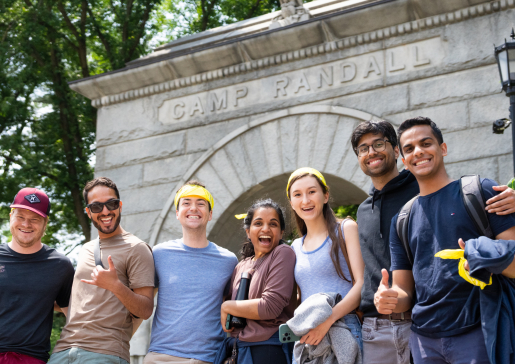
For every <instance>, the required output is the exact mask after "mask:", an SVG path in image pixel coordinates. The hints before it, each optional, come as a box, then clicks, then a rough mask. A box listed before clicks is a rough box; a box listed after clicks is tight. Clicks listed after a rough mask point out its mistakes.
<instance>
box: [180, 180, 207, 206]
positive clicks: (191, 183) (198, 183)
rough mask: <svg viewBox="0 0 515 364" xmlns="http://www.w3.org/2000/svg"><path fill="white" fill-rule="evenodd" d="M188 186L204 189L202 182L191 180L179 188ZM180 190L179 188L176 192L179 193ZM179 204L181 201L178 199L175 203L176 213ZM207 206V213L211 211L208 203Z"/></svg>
mask: <svg viewBox="0 0 515 364" xmlns="http://www.w3.org/2000/svg"><path fill="white" fill-rule="evenodd" d="M189 185H191V186H200V187H203V188H206V185H205V184H203V183H202V182H199V181H197V180H196V179H191V180H189V181H188V182H186V183H185V184H183V185H182V186H181V188H183V187H184V186H189ZM181 188H179V189H178V190H177V192H179V191H180V190H181ZM177 192H176V193H177ZM180 202H181V199H179V201H177V211H179V205H180ZM207 205H208V206H209V211H211V204H210V203H209V202H208V203H207Z"/></svg>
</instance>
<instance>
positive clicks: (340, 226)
mask: <svg viewBox="0 0 515 364" xmlns="http://www.w3.org/2000/svg"><path fill="white" fill-rule="evenodd" d="M347 220H351V219H349V218H347V219H345V220H343V221H342V223H341V224H338V238H339V239H338V241H339V244H340V250H341V251H342V254H343V257H344V258H345V263H347V268H348V269H349V273H350V279H351V281H352V285H353V286H354V283H356V280H355V279H354V274H353V273H352V267H351V265H350V261H349V253H347V244H345V239H344V238H343V233H342V230H343V225H344V224H345V221H347Z"/></svg>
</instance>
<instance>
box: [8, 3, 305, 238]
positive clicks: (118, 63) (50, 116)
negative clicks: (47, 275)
mask: <svg viewBox="0 0 515 364" xmlns="http://www.w3.org/2000/svg"><path fill="white" fill-rule="evenodd" d="M309 1H310V0H309ZM306 2H307V1H306ZM279 9H280V0H249V1H241V0H139V1H134V0H121V1H112V0H3V1H0V228H3V231H1V232H0V238H1V240H0V241H5V240H6V239H8V238H9V235H10V234H9V231H8V229H7V226H8V219H9V207H8V206H9V204H10V203H11V202H12V200H13V198H14V195H15V194H16V192H17V191H18V190H19V189H21V188H23V187H27V186H31V187H39V188H42V189H43V190H44V191H45V192H46V193H47V194H48V195H49V196H50V199H51V202H52V212H51V216H50V222H49V226H48V228H47V234H46V235H45V237H44V239H43V241H44V243H46V244H49V245H54V246H55V245H57V244H59V243H61V244H62V243H63V240H66V239H67V237H68V236H69V235H71V236H75V237H76V236H80V237H81V239H82V241H87V240H89V239H90V223H89V220H88V218H87V216H86V214H85V213H84V207H85V206H84V201H83V199H82V194H81V190H82V187H83V186H84V184H85V183H86V182H87V181H88V180H90V179H91V178H92V177H93V164H94V160H95V159H94V158H95V133H96V110H95V109H94V108H93V107H92V106H91V103H90V100H87V99H85V98H84V97H82V96H80V95H79V94H77V93H75V92H73V91H71V89H70V87H69V85H68V82H70V81H73V80H77V79H81V78H86V77H90V76H94V75H98V74H101V73H104V72H108V71H112V70H116V69H119V68H122V67H124V66H125V64H126V63H127V62H129V61H131V60H134V59H136V58H138V57H140V56H142V55H145V54H146V53H148V52H149V51H150V48H151V47H152V46H155V45H156V44H158V43H162V42H168V41H170V40H172V39H174V38H178V37H180V36H183V35H186V34H192V33H196V32H200V31H203V30H207V29H211V28H214V27H218V26H221V25H225V24H230V23H234V22H237V21H240V20H244V19H248V18H251V17H256V16H259V15H262V14H267V13H269V12H272V11H275V10H279ZM64 244H65V245H66V244H67V243H66V242H64Z"/></svg>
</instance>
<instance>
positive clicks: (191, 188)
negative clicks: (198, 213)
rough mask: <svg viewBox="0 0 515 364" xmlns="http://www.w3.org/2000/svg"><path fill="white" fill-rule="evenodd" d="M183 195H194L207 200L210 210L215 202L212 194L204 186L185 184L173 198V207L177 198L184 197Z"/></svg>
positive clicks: (177, 201) (176, 204)
mask: <svg viewBox="0 0 515 364" xmlns="http://www.w3.org/2000/svg"><path fill="white" fill-rule="evenodd" d="M185 197H196V198H201V199H203V200H206V201H207V202H209V205H210V206H211V210H212V209H213V206H214V204H215V200H213V196H212V195H211V193H209V191H208V190H206V189H205V188H204V187H202V186H196V185H186V186H183V187H182V188H181V189H180V190H179V191H177V194H176V195H175V200H174V203H175V209H177V206H178V204H179V200H180V199H181V198H185Z"/></svg>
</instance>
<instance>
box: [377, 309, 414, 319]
mask: <svg viewBox="0 0 515 364" xmlns="http://www.w3.org/2000/svg"><path fill="white" fill-rule="evenodd" d="M377 318H378V319H382V320H390V321H404V320H411V311H407V312H401V313H395V312H394V313H392V314H390V315H379V316H377Z"/></svg>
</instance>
